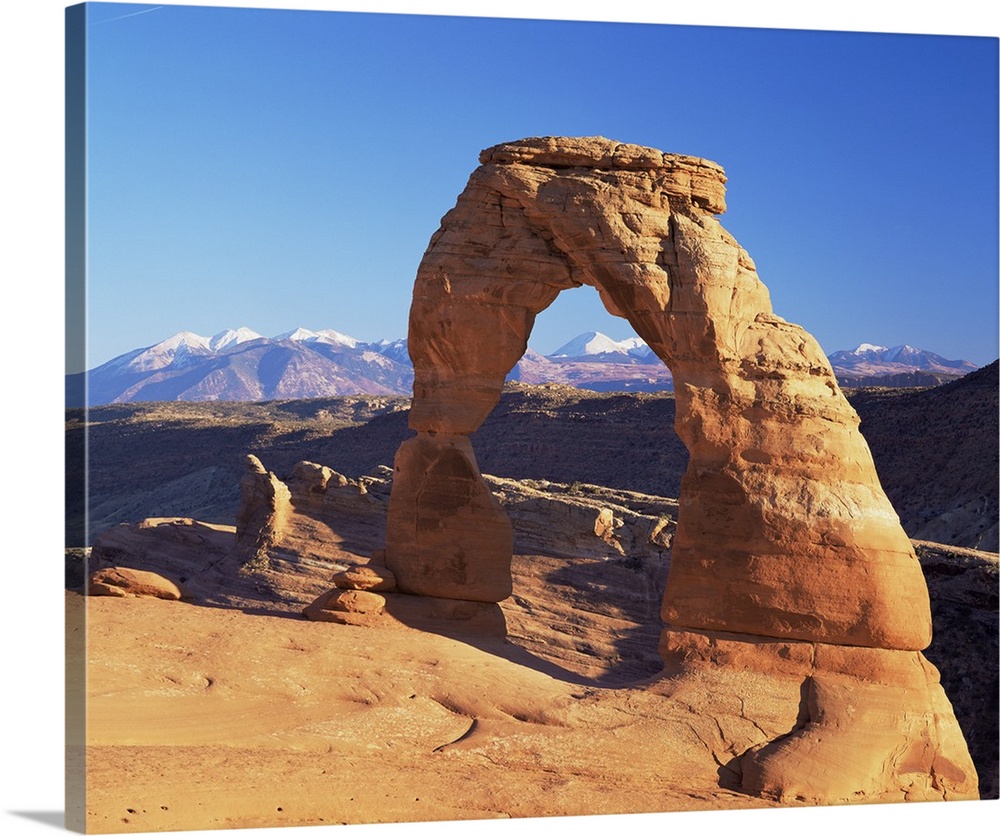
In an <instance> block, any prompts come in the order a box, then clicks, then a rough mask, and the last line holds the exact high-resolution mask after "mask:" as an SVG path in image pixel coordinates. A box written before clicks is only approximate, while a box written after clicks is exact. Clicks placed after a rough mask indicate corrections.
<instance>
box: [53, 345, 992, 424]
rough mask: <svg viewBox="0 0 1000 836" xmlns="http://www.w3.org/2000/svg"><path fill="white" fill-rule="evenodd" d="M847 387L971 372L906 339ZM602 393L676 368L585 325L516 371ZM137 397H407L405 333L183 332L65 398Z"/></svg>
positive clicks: (651, 386) (876, 355) (859, 359)
mask: <svg viewBox="0 0 1000 836" xmlns="http://www.w3.org/2000/svg"><path fill="white" fill-rule="evenodd" d="M829 359H830V362H831V364H832V366H833V370H834V373H835V374H836V375H837V378H838V380H839V381H840V383H841V385H842V386H933V385H938V384H940V383H945V382H947V381H949V380H953V379H955V378H957V377H961V376H962V375H964V374H966V373H968V372H970V371H973V370H974V369H976V368H977V367H976V365H975V364H973V363H970V362H969V361H967V360H948V359H946V358H944V357H941V356H940V355H937V354H934V353H932V352H929V351H924V350H923V349H918V348H913V347H912V346H908V345H900V346H894V347H892V348H888V347H885V346H877V345H871V344H869V343H862V344H861V345H859V346H858V347H857V348H855V349H853V350H851V351H835V352H833V353H832V354H830V355H829ZM509 379H511V380H516V381H520V382H522V383H529V384H543V383H562V384H567V385H570V386H575V387H577V388H580V389H589V390H592V391H597V392H612V391H614V392H629V391H633V392H655V391H664V390H671V389H672V388H673V379H672V377H671V375H670V370H669V369H668V368H667V367H666V366H665V365H664V364H663V363H662V362H660V360H659V359H658V358H657V357H656V355H655V354H653V352H652V350H651V349H650V348H649V346H647V345H646V344H645V343H644V342H643V341H642V340H641V339H640V338H639V337H630V338H628V339H624V340H614V339H612V338H611V337H608V336H606V335H605V334H602V333H600V332H598V331H588V332H586V333H584V334H580V335H579V336H577V337H575V338H574V339H572V340H570V341H569V342H568V343H566V344H565V345H563V346H560V347H559V348H558V349H556V350H555V351H554V352H552V353H551V354H549V355H542V354H539V353H538V352H535V351H532V350H531V349H529V350H528V351H527V352H526V353H525V355H524V357H522V358H521V360H520V361H519V362H518V364H517V365H516V366H515V367H514V369H513V370H512V371H511V373H510V375H509ZM85 386H86V388H87V390H88V392H87V401H88V402H89V404H90V405H98V404H107V403H131V402H139V401H212V400H225V401H266V400H287V399H293V398H316V397H332V396H337V395H356V394H369V395H408V394H409V393H410V392H411V391H412V386H413V366H412V364H411V363H410V358H409V355H408V353H407V346H406V340H394V341H388V340H380V341H378V342H372V343H370V342H363V341H361V340H357V339H355V338H354V337H350V336H348V335H346V334H343V333H341V332H339V331H334V330H332V329H327V330H323V331H310V330H307V329H305V328H296V329H295V330H293V331H288V332H285V333H282V334H278V335H277V336H274V337H265V336H263V335H261V334H258V333H257V332H255V331H252V330H251V329H249V328H236V329H228V330H226V331H222V332H221V333H219V334H216V335H215V336H213V337H202V336H200V335H198V334H194V333H192V332H190V331H181V332H179V333H177V334H174V335H173V336H171V337H169V338H167V339H165V340H163V341H162V342H159V343H156V344H155V345H151V346H146V347H144V348H137V349H134V350H133V351H129V352H127V353H125V354H122V355H120V356H118V357H115V358H113V359H111V360H109V361H108V362H106V363H104V364H103V365H100V366H98V367H96V368H94V369H92V370H90V371H89V372H86V373H79V374H74V375H67V377H66V403H67V406H71V407H73V406H82V405H83V404H84V398H85V394H84V392H85Z"/></svg>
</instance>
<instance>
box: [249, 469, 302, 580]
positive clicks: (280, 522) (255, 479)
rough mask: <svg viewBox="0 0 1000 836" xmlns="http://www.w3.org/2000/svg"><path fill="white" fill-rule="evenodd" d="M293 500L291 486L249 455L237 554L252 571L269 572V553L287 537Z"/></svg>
mask: <svg viewBox="0 0 1000 836" xmlns="http://www.w3.org/2000/svg"><path fill="white" fill-rule="evenodd" d="M290 500H291V493H290V492H289V490H288V486H287V485H285V483H284V482H282V481H281V480H280V479H278V477H277V476H275V475H274V474H273V473H270V472H269V471H267V470H266V469H265V468H264V465H263V464H261V461H260V459H258V458H257V457H256V456H253V455H248V456H247V459H246V470H245V471H244V473H243V479H242V480H241V481H240V509H239V513H238V514H237V516H236V552H237V554H238V556H239V559H240V562H241V563H242V564H243V565H244V566H245V567H247V568H248V569H251V570H254V569H263V568H267V559H268V550H269V549H271V548H273V547H274V546H276V545H277V544H278V543H279V542H281V539H282V537H284V535H285V526H286V523H287V520H288V513H289V502H290Z"/></svg>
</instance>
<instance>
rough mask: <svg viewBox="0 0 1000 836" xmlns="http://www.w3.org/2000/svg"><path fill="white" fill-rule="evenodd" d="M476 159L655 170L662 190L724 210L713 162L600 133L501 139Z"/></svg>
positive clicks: (720, 174)
mask: <svg viewBox="0 0 1000 836" xmlns="http://www.w3.org/2000/svg"><path fill="white" fill-rule="evenodd" d="M479 162H480V163H482V164H483V165H512V164H513V165H531V166H537V167H539V168H550V169H553V170H556V169H567V168H585V169H593V170H596V171H644V172H650V173H655V175H656V180H657V185H658V186H659V187H660V188H661V189H662V190H663V191H664V192H665V193H667V194H674V195H676V196H678V197H689V198H690V199H691V200H692V201H693V202H695V203H696V204H697V205H699V206H701V207H702V208H704V209H706V210H707V211H709V212H712V213H714V214H716V215H721V214H723V213H724V212H725V211H726V188H725V186H726V173H725V171H724V170H723V168H722V166H721V165H719V164H718V163H714V162H712V161H711V160H705V159H702V158H701V157H691V156H687V155H685V154H667V153H665V152H663V151H659V150H657V149H656V148H648V147H646V146H644V145H633V144H631V143H628V142H616V141H615V140H613V139H606V138H605V137H603V136H588V137H556V136H544V137H531V138H528V139H519V140H517V141H515V142H503V143H500V144H499V145H494V146H492V147H491V148H487V149H485V150H484V151H482V152H480V154H479Z"/></svg>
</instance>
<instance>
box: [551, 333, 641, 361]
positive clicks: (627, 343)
mask: <svg viewBox="0 0 1000 836" xmlns="http://www.w3.org/2000/svg"><path fill="white" fill-rule="evenodd" d="M615 354H623V355H625V356H626V357H638V358H646V357H653V359H654V360H656V358H655V356H654V355H653V352H652V351H651V350H650V348H649V346H648V345H646V343H645V342H643V340H642V339H641V338H639V337H628V338H627V339H624V340H613V339H611V337H609V336H607V335H606V334H602V333H601V332H600V331H587V332H586V333H584V334H580V336H578V337H574V338H573V339H572V340H570V341H569V342H568V343H566V345H563V346H560V347H559V348H557V349H556V350H555V351H553V352H552V353H551V354H549V355H548V356H549V357H550V358H552V359H556V358H560V359H561V358H564V357H588V358H596V357H601V356H602V355H612V356H613V355H615ZM656 362H659V360H656Z"/></svg>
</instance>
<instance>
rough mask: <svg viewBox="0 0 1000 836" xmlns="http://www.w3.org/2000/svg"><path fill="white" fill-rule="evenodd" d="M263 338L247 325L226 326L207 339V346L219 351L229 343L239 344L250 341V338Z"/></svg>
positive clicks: (229, 344)
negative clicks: (223, 329)
mask: <svg viewBox="0 0 1000 836" xmlns="http://www.w3.org/2000/svg"><path fill="white" fill-rule="evenodd" d="M260 339H263V335H261V334H258V333H257V332H256V331H253V330H251V329H250V328H247V327H245V326H244V327H241V328H235V329H234V328H227V329H226V330H225V331H220V332H219V333H218V334H216V335H215V336H214V337H212V339H210V340H209V341H208V347H209V348H210V349H212V351H219V350H220V349H223V348H228V347H229V346H231V345H239V344H240V343H245V342H250V340H260Z"/></svg>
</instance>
